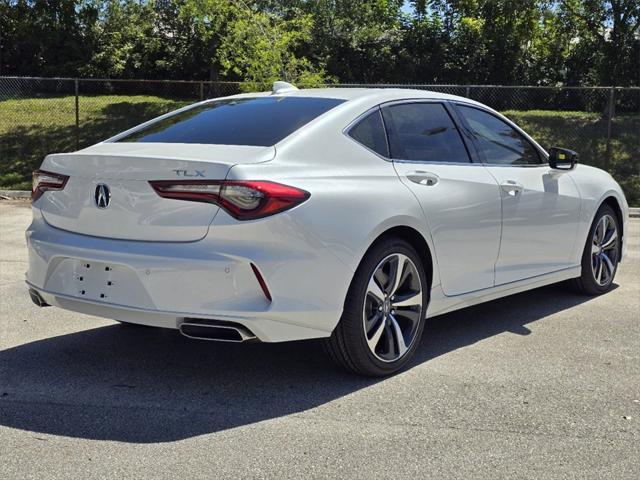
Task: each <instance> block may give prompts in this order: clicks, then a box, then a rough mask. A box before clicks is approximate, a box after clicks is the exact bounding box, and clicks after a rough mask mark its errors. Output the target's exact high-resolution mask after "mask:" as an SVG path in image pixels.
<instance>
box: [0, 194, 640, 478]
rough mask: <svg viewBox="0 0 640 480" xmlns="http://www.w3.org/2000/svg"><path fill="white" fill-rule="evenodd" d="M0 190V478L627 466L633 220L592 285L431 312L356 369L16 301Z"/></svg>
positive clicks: (635, 333)
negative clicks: (613, 265) (416, 337)
mask: <svg viewBox="0 0 640 480" xmlns="http://www.w3.org/2000/svg"><path fill="white" fill-rule="evenodd" d="M30 214H31V213H30V209H29V207H28V204H26V203H20V202H14V201H0V478H2V479H13V478H20V479H27V478H34V479H50V478H60V479H67V478H83V479H92V478H154V479H155V478H159V479H160V478H167V479H169V478H170V479H176V478H208V479H213V478H215V479H218V478H278V479H285V478H295V479H297V478H304V477H314V478H327V477H339V478H362V479H365V478H394V479H397V478H436V479H445V478H491V479H496V478H510V479H511V478H535V479H545V478H580V479H605V478H607V479H608V478H615V479H623V478H629V479H637V478H640V219H632V223H631V225H630V232H629V235H628V236H627V240H628V242H629V252H628V256H627V258H626V259H625V261H624V262H623V263H622V265H621V266H620V269H619V271H618V275H617V277H616V284H617V285H616V288H615V289H614V290H613V291H611V292H610V293H608V294H606V295H603V296H600V297H597V298H590V297H584V296H580V295H577V294H575V293H572V292H571V291H568V290H567V289H566V288H565V287H564V286H563V285H552V286H549V287H545V288H541V289H537V290H534V291H531V292H526V293H522V294H518V295H515V296H512V297H508V298H505V299H501V300H497V301H494V302H490V303H487V304H484V305H480V306H476V307H472V308H468V309H466V310H462V311H458V312H454V313H451V314H447V315H445V316H441V317H438V318H435V319H432V320H431V321H430V323H429V325H428V327H427V330H426V332H425V333H426V334H425V336H424V338H423V339H422V342H421V345H420V348H419V349H418V352H417V355H416V358H415V360H414V361H413V362H412V363H411V365H410V367H409V368H408V369H407V370H406V371H404V372H402V373H400V374H398V375H395V376H393V377H391V378H386V379H382V380H372V379H366V378H360V377H356V376H352V375H349V374H346V373H343V372H341V371H339V370H336V369H335V368H334V367H333V366H332V365H331V364H329V363H328V362H327V361H326V360H325V359H324V357H323V354H322V351H321V348H320V346H319V345H318V342H315V341H306V342H293V343H286V344H247V345H243V344H239V345H233V344H221V343H213V342H198V341H192V340H188V339H186V338H183V337H181V336H180V335H179V334H178V333H176V332H173V331H166V330H159V329H152V328H144V327H137V328H136V327H127V326H123V325H119V324H117V323H116V322H112V321H109V320H104V319H100V318H95V317H90V316H85V315H80V314H76V313H71V312H66V311H63V310H60V309H56V308H53V307H52V308H43V309H40V308H38V307H36V306H35V305H33V304H32V303H31V301H30V299H29V297H28V295H27V290H26V288H25V284H24V272H25V270H26V269H27V254H26V249H25V245H24V230H25V228H26V227H27V225H28V224H29V219H30Z"/></svg>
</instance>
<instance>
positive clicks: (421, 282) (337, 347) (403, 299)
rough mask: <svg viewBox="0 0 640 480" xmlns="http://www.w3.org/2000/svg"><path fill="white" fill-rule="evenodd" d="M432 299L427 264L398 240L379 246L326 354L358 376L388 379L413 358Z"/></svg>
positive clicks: (361, 271)
mask: <svg viewBox="0 0 640 480" xmlns="http://www.w3.org/2000/svg"><path fill="white" fill-rule="evenodd" d="M428 299H429V292H428V284H427V279H426V275H425V272H424V268H423V266H422V262H421V261H420V257H419V255H418V254H417V252H416V251H415V249H414V248H413V247H412V246H411V245H410V244H409V243H407V242H405V241H404V240H402V239H398V238H388V239H384V240H382V241H380V242H379V243H377V244H376V245H374V246H373V247H372V248H371V249H370V251H369V252H368V253H367V255H366V256H365V258H364V259H363V260H362V263H361V264H360V266H359V267H358V270H357V271H356V273H355V275H354V278H353V281H352V283H351V286H350V288H349V293H348V294H347V299H346V302H345V309H344V312H343V314H342V317H341V319H340V322H339V324H338V326H337V327H336V329H335V330H334V332H333V334H332V335H331V337H330V338H328V339H327V340H325V350H326V351H327V354H328V355H329V357H330V358H331V359H332V360H334V361H335V362H336V363H337V364H338V365H340V366H342V367H344V368H346V369H348V370H350V371H352V372H355V373H359V374H363V375H369V376H384V375H389V374H391V373H394V372H396V371H398V370H399V369H401V368H402V367H403V366H404V365H405V364H406V363H407V362H408V361H409V359H410V358H411V357H412V356H413V354H414V352H415V350H416V348H417V346H418V343H419V341H420V337H421V336H422V331H423V329H424V323H425V314H426V307H427V303H428Z"/></svg>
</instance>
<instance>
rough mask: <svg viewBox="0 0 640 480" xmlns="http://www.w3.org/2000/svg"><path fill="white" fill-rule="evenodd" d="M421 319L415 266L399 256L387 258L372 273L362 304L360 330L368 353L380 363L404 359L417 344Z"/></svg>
mask: <svg viewBox="0 0 640 480" xmlns="http://www.w3.org/2000/svg"><path fill="white" fill-rule="evenodd" d="M422 315H424V308H423V295H422V282H421V280H420V275H419V274H418V269H417V267H416V265H415V264H414V263H413V261H412V260H411V259H410V258H409V257H407V256H406V255H403V254H400V253H395V254H391V255H389V256H387V257H386V258H384V259H383V260H382V261H381V262H380V263H379V264H378V266H377V267H376V268H375V269H374V271H373V274H372V275H371V277H370V279H369V284H368V286H367V293H366V295H365V300H364V309H363V327H364V333H365V336H366V340H367V344H368V346H369V350H370V351H371V353H372V354H373V355H374V356H375V357H376V358H377V359H378V360H381V361H383V362H393V361H396V360H398V359H399V358H401V357H402V356H404V354H405V353H406V352H407V350H409V348H411V346H412V344H413V342H414V341H415V340H416V332H417V331H418V327H419V325H420V320H421V316H422Z"/></svg>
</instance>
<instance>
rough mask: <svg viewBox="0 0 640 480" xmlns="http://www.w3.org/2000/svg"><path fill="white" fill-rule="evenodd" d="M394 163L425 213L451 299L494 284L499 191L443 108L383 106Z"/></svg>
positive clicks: (410, 103) (412, 103)
mask: <svg viewBox="0 0 640 480" xmlns="http://www.w3.org/2000/svg"><path fill="white" fill-rule="evenodd" d="M382 113H383V117H384V122H385V127H386V129H387V134H388V139H389V147H390V148H389V149H390V156H391V158H392V159H393V163H394V166H395V169H396V171H397V173H398V175H399V177H400V179H401V181H402V182H403V183H404V184H405V185H406V186H407V187H408V188H409V189H410V190H411V191H412V192H413V193H414V195H415V196H416V198H417V199H418V201H419V202H420V204H421V206H422V209H423V211H424V214H425V217H426V222H427V226H428V228H429V230H430V232H431V235H432V239H433V243H434V248H435V252H434V253H435V255H436V258H437V260H438V265H439V268H440V278H441V282H442V288H443V291H444V293H445V294H446V295H460V294H463V293H467V292H471V291H474V290H480V289H484V288H489V287H492V286H493V285H494V266H495V262H496V259H497V257H498V249H499V246H500V221H501V212H500V209H501V205H500V193H499V188H498V185H497V183H496V181H495V179H494V178H493V176H492V175H491V174H490V173H489V172H488V171H487V170H486V169H485V168H484V166H483V165H482V164H480V163H474V162H472V156H471V155H470V152H469V151H468V149H467V147H466V145H465V142H464V141H463V138H462V135H461V133H460V131H459V130H458V128H457V126H456V124H455V123H454V121H453V119H452V116H451V115H450V111H449V110H448V107H447V106H446V105H445V103H442V102H430V101H404V102H398V103H393V104H387V105H385V106H383V108H382Z"/></svg>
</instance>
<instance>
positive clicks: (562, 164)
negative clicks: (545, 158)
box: [549, 147, 578, 170]
mask: <svg viewBox="0 0 640 480" xmlns="http://www.w3.org/2000/svg"><path fill="white" fill-rule="evenodd" d="M577 163H578V154H577V153H576V152H574V151H573V150H568V149H566V148H558V147H551V148H550V149H549V166H550V167H551V168H555V169H557V170H571V169H572V168H574V167H575V166H576V164H577Z"/></svg>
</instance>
